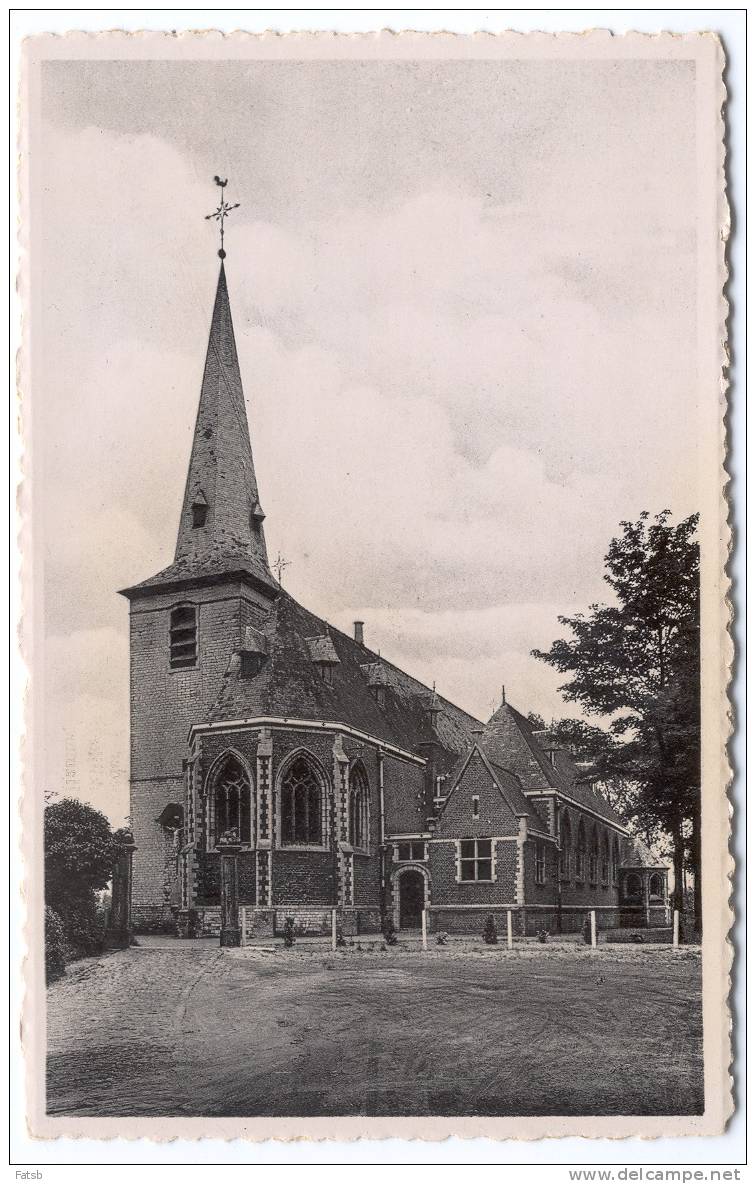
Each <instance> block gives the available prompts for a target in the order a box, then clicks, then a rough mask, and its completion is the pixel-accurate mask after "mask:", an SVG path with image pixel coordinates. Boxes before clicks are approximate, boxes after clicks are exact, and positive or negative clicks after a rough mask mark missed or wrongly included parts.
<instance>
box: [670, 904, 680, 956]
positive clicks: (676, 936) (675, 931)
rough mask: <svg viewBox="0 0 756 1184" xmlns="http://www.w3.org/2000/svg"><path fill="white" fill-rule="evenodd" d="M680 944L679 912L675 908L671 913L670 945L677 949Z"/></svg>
mask: <svg viewBox="0 0 756 1184" xmlns="http://www.w3.org/2000/svg"><path fill="white" fill-rule="evenodd" d="M679 944H680V912H679V909H675V911H674V913H673V914H672V945H673V946H674V947H675V949H677V947H678V946H679Z"/></svg>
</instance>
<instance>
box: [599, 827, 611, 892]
mask: <svg viewBox="0 0 756 1184" xmlns="http://www.w3.org/2000/svg"><path fill="white" fill-rule="evenodd" d="M601 883H602V884H608V883H609V839H608V838H607V836H606V834H604V837H603V839H602V840H601Z"/></svg>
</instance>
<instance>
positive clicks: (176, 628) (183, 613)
mask: <svg viewBox="0 0 756 1184" xmlns="http://www.w3.org/2000/svg"><path fill="white" fill-rule="evenodd" d="M170 663H171V670H181V669H183V668H184V667H187V666H196V665H197V609H196V608H195V606H194V605H193V604H182V605H179V607H178V608H174V610H173V612H172V613H171V626H170Z"/></svg>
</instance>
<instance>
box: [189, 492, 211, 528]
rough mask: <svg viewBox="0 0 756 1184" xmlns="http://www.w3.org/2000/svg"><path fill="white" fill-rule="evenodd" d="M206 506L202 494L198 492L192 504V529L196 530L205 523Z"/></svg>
mask: <svg viewBox="0 0 756 1184" xmlns="http://www.w3.org/2000/svg"><path fill="white" fill-rule="evenodd" d="M207 511H208V505H207V500H206V498H205V495H204V493H202V492H200V493H198V494H197V497H196V498H195V499H194V501H193V502H192V528H193V529H194V530H196V529H197V528H198V527H199V526H204V525H205V523H206V522H207Z"/></svg>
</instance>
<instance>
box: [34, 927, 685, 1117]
mask: <svg viewBox="0 0 756 1184" xmlns="http://www.w3.org/2000/svg"><path fill="white" fill-rule="evenodd" d="M702 1108H703V1061H702V1028H701V966H700V956H699V952H698V951H697V950H694V949H691V948H682V949H679V950H671V949H668V948H667V949H665V948H659V947H656V948H655V949H654V948H647V949H644V948H643V947H638V946H629V947H616V946H605V947H602V948H601V949H599V950H596V951H592V950H590V949H588V948H586V947H581V946H579V945H567V944H565V945H562V946H559V945H556V944H554V945H547V946H540V945H537V944H535V943H533V944H525V943H523V944H522V945H519V946H516V947H515V949H514V950H513V951H511V952H508V951H506V949H502V948H501V947H496V948H493V949H489V948H487V947H483V946H478V947H476V948H470V947H465V946H452V947H450V948H445V949H433V948H430V949H429V950H428V951H427V952H426V953H423V952H422V951H420V950H419V949H418V948H417V947H410V948H405V949H403V950H393V949H392V950H388V951H385V952H382V951H380V950H379V949H375V950H372V951H369V952H358V951H356V950H355V949H351V950H349V951H345V952H342V951H338V952H337V953H335V954H331V953H329V952H327V951H318V950H315V949H313V948H312V947H310V948H307V947H306V946H300V947H299V948H297V947H296V946H295V947H294V949H293V950H290V951H284V950H283V949H282V947H281V946H280V945H279V946H277V947H276V948H275V949H274V950H273V951H266V950H264V949H259V948H258V949H256V948H247V949H244V950H223V951H221V950H220V949H219V948H218V946H217V945H216V946H210V945H206V944H204V943H203V945H202V946H201V947H198V946H197V945H194V944H193V943H185V942H175V943H174V944H172V945H162V944H156V945H154V946H149V945H145V946H141V947H133V948H132V949H130V950H123V951H119V952H117V953H113V954H109V955H107V956H105V957H102V958H98V959H88V960H86V961H84V962H80V963H77V964H75V965H74V966H72V967H69V971H68V974H67V976H66V978H65V979H62V980H61V981H60V982H58V983H55V984H53V985H52V986H51V987H50V989H49V991H48V1112H49V1113H50V1114H96V1115H110V1116H116V1115H178V1116H190V1115H197V1114H201V1115H209V1116H226V1115H233V1116H245V1117H246V1116H254V1115H332V1114H352V1115H356V1114H369V1115H416V1114H420V1115H427V1114H430V1115H434V1114H435V1115H456V1114H460V1115H463V1114H469V1115H473V1114H480V1115H552V1114H695V1113H700V1112H701V1111H702Z"/></svg>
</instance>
